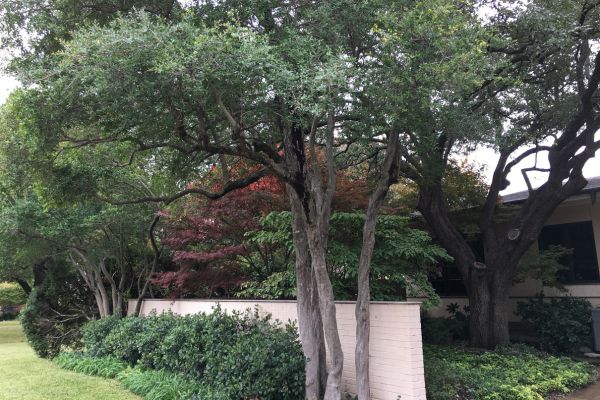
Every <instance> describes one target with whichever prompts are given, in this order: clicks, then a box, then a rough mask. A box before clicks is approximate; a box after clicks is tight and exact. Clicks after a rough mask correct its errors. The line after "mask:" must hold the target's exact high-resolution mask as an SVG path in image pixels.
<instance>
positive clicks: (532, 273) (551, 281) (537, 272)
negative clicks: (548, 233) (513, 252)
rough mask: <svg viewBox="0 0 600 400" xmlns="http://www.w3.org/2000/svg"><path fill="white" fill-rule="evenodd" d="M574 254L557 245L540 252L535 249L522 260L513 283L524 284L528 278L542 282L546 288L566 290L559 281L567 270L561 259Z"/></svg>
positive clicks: (571, 250) (570, 250)
mask: <svg viewBox="0 0 600 400" xmlns="http://www.w3.org/2000/svg"><path fill="white" fill-rule="evenodd" d="M572 253H573V249H567V248H565V247H563V246H557V245H550V246H548V248H547V249H542V250H540V251H535V249H534V251H529V252H527V253H526V254H525V255H524V256H523V258H522V259H521V262H520V263H519V269H518V271H517V274H516V276H515V278H514V279H513V281H515V282H522V281H524V280H525V279H527V278H533V279H537V280H540V281H542V283H543V284H544V286H553V287H556V288H558V289H562V290H566V289H565V288H564V286H563V285H562V284H561V283H560V282H559V281H558V277H559V276H560V274H559V272H561V271H564V270H565V269H567V267H565V266H564V265H563V264H562V263H561V259H562V258H563V257H564V256H566V255H570V254H572Z"/></svg>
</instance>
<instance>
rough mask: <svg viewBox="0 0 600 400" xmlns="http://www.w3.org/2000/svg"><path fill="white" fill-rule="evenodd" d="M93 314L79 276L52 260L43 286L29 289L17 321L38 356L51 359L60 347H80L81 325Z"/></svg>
mask: <svg viewBox="0 0 600 400" xmlns="http://www.w3.org/2000/svg"><path fill="white" fill-rule="evenodd" d="M95 313H96V311H95V308H94V306H93V299H92V297H91V294H90V293H89V291H88V290H87V289H86V286H85V285H84V284H83V282H81V278H80V277H79V276H78V275H76V274H74V273H73V271H71V270H70V269H69V268H68V267H67V266H66V265H64V264H60V263H53V264H51V266H50V267H49V268H48V271H47V274H46V277H45V279H44V282H43V283H42V285H41V286H40V287H38V288H36V289H34V290H33V291H32V292H31V294H30V296H29V299H28V300H27V304H26V306H25V308H24V309H23V310H22V311H21V316H20V320H21V326H22V327H23V332H24V333H25V336H26V337H27V341H28V342H29V344H30V345H31V347H32V348H33V350H34V351H35V352H36V353H37V355H38V356H40V357H43V358H53V357H55V356H57V355H58V354H59V352H60V351H61V349H62V348H77V347H79V345H80V340H81V333H80V328H81V327H82V325H83V324H84V323H85V322H87V321H88V320H89V319H90V318H91V317H93V316H95Z"/></svg>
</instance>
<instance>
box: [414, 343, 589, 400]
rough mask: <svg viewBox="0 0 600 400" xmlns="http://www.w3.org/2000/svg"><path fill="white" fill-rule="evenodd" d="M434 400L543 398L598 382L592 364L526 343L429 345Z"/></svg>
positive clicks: (431, 399)
mask: <svg viewBox="0 0 600 400" xmlns="http://www.w3.org/2000/svg"><path fill="white" fill-rule="evenodd" d="M424 353H425V381H426V387H427V399H429V400H451V399H452V400H455V399H461V400H503V399H511V400H543V399H544V396H547V395H549V394H554V393H559V394H562V393H568V392H570V391H573V390H575V389H577V388H579V387H582V386H585V385H587V384H589V383H591V382H593V380H594V378H595V374H594V372H593V368H592V367H591V366H590V365H589V364H587V363H583V362H576V361H573V360H571V359H569V358H566V357H553V356H549V355H548V354H544V353H541V352H539V351H536V350H535V349H531V348H529V347H527V346H523V345H520V346H508V347H504V348H499V349H497V350H496V351H487V352H472V351H469V350H468V349H462V348H457V347H441V346H425V352H424Z"/></svg>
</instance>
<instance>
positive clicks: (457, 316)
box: [421, 303, 469, 344]
mask: <svg viewBox="0 0 600 400" xmlns="http://www.w3.org/2000/svg"><path fill="white" fill-rule="evenodd" d="M446 310H447V311H448V314H450V315H449V316H448V317H429V316H428V315H427V314H425V315H424V316H423V318H422V319H421V329H422V332H423V341H424V342H426V343H430V344H448V343H451V342H453V341H455V340H461V341H464V340H468V339H469V307H468V306H464V307H463V308H462V310H461V308H460V306H459V305H458V304H456V303H451V304H448V306H446Z"/></svg>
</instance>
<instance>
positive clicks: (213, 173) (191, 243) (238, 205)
mask: <svg viewBox="0 0 600 400" xmlns="http://www.w3.org/2000/svg"><path fill="white" fill-rule="evenodd" d="M256 168H257V167H254V166H248V165H247V163H246V162H238V163H237V164H236V165H235V166H234V167H233V168H231V170H230V171H229V176H230V178H231V179H236V178H241V177H243V176H246V175H247V174H249V173H252V172H254V171H255V170H256ZM219 175H220V170H219V168H217V167H216V166H213V168H212V169H211V170H210V172H209V173H208V175H207V177H205V178H204V179H203V180H202V181H203V182H204V185H203V186H204V187H210V188H211V189H212V190H218V189H219V188H220V186H221V183H220V182H219V180H218V176H219ZM367 191H368V189H367V185H366V182H365V181H364V180H351V179H349V178H348V177H347V176H345V175H344V174H343V173H338V176H337V185H336V192H335V196H334V201H333V207H334V209H335V210H337V211H352V210H357V209H364V208H366V205H367V202H368V198H367ZM287 207H288V204H287V195H286V193H285V186H284V185H283V184H282V183H281V182H280V180H279V179H278V178H277V177H275V176H266V177H263V178H261V179H260V180H258V181H257V182H255V183H252V184H250V185H249V186H247V187H245V188H242V189H238V190H235V191H233V192H231V193H229V194H227V195H226V196H225V197H223V198H221V199H218V200H208V199H206V198H200V197H189V198H186V199H185V201H184V202H183V203H182V205H181V206H180V207H179V208H177V209H175V210H173V211H172V212H169V213H167V212H164V211H163V212H162V213H163V214H162V215H165V216H166V220H167V224H166V227H165V229H164V235H163V239H162V241H163V243H164V244H165V245H166V246H167V247H168V248H170V249H171V250H172V252H173V261H175V262H176V263H177V264H178V265H179V266H180V270H179V271H177V272H165V273H161V274H158V275H157V277H156V279H155V280H154V283H155V284H157V285H159V286H161V287H163V288H169V289H170V290H171V291H172V294H175V295H181V294H186V293H194V292H196V291H197V290H198V289H199V288H200V287H201V286H208V287H209V289H210V290H211V292H215V291H219V292H229V291H230V290H231V289H233V288H235V287H236V286H237V285H239V284H240V283H242V282H244V281H245V279H246V277H244V276H242V275H243V274H242V273H241V271H240V265H239V262H238V261H239V257H243V256H247V255H249V253H250V252H251V251H253V250H256V249H249V248H247V245H246V242H245V235H246V233H247V232H251V231H255V230H258V229H259V228H260V220H261V218H262V217H264V216H266V215H267V214H268V213H270V212H273V211H283V210H286V209H287Z"/></svg>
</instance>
